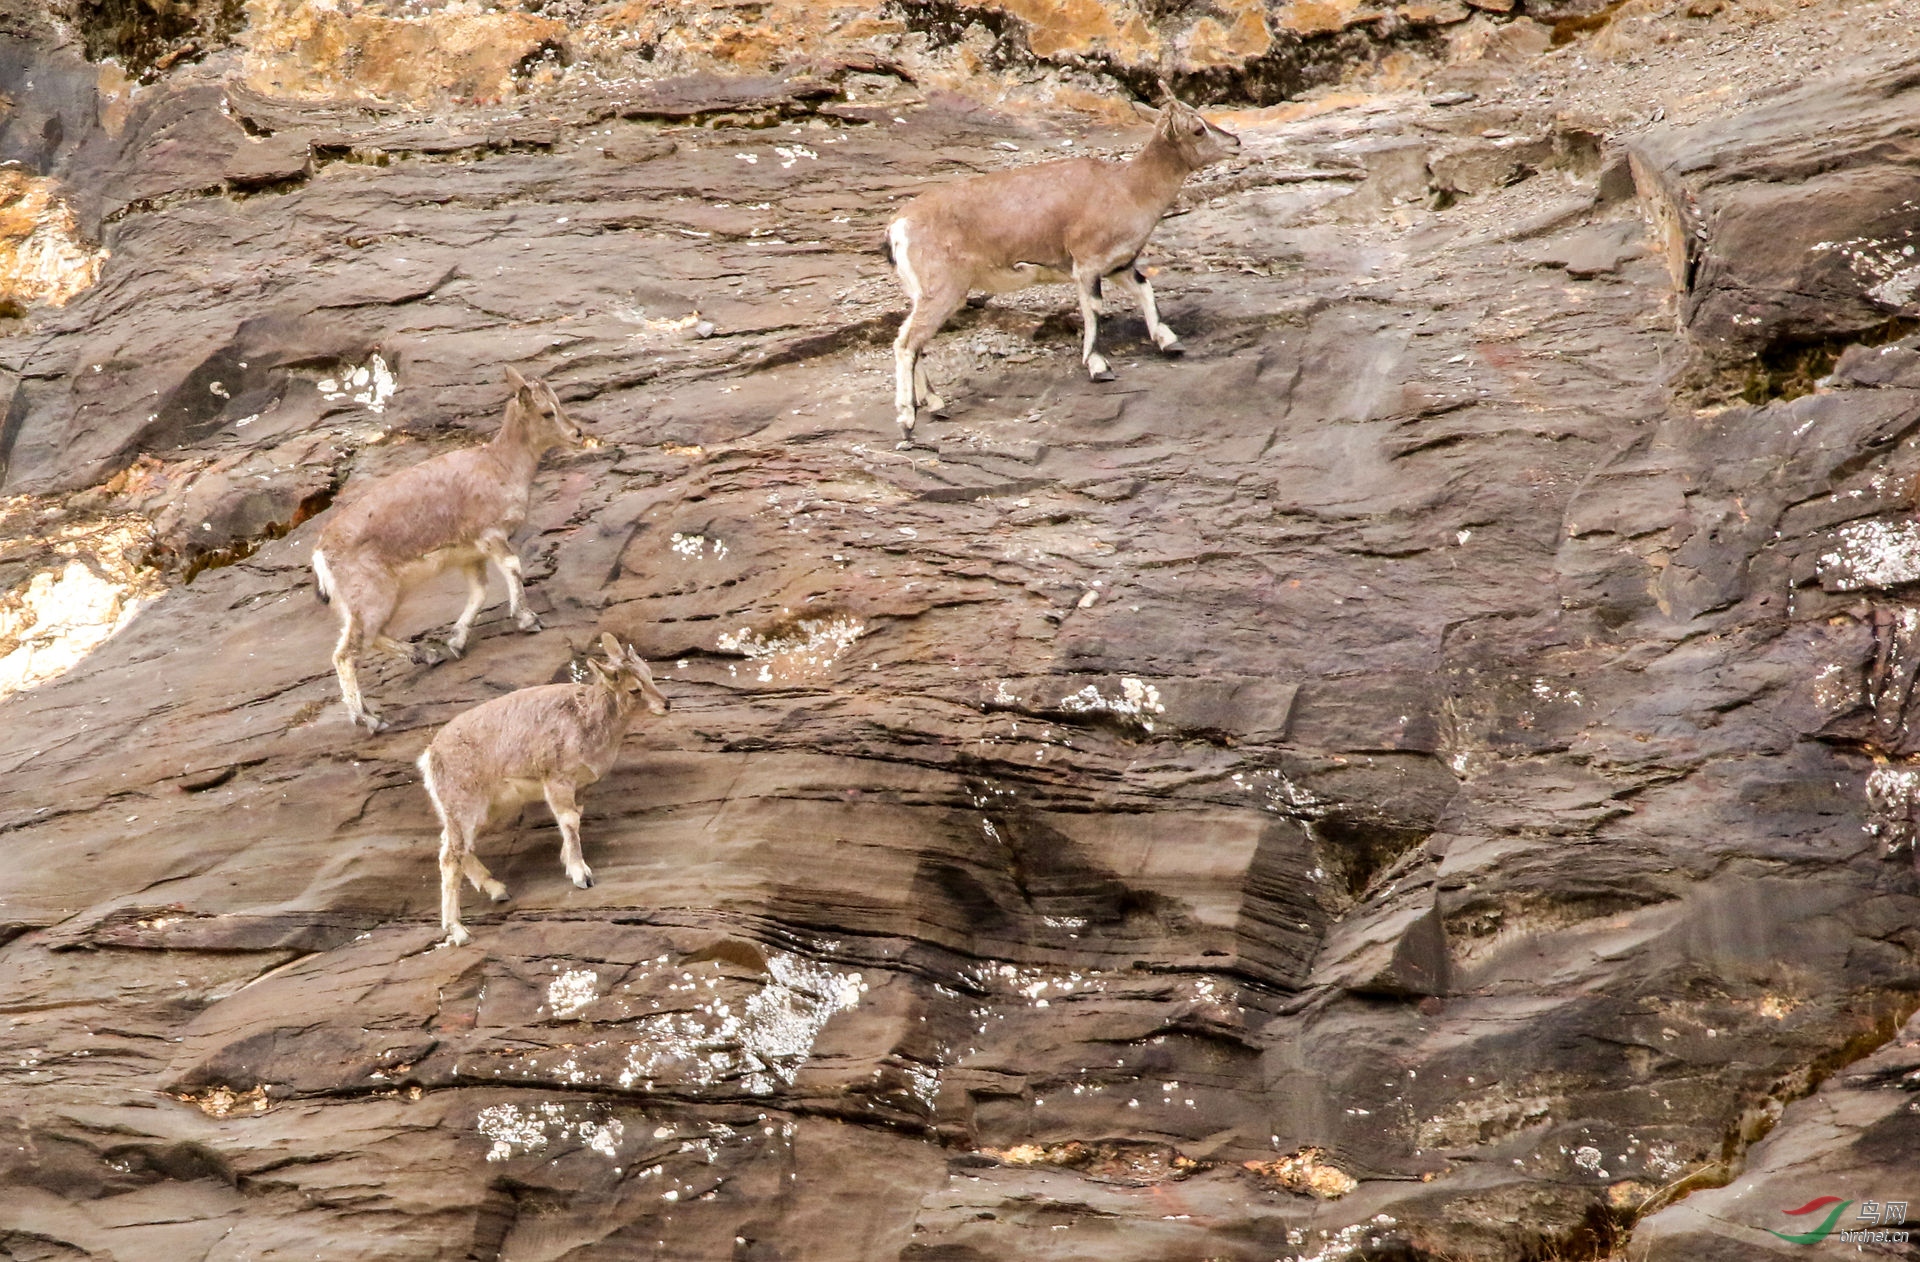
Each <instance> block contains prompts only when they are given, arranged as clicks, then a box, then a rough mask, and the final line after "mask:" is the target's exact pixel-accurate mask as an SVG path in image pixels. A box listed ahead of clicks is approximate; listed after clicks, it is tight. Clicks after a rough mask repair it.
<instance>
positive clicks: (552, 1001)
mask: <svg viewBox="0 0 1920 1262" xmlns="http://www.w3.org/2000/svg"><path fill="white" fill-rule="evenodd" d="M599 997H600V975H599V974H598V973H595V972H594V971H593V970H592V969H590V968H576V969H569V970H568V971H566V972H564V973H562V974H560V976H558V977H556V978H554V979H553V980H552V981H551V982H548V983H547V1010H548V1011H549V1012H551V1013H553V1015H554V1016H556V1017H570V1016H573V1015H574V1014H575V1013H577V1012H580V1011H581V1010H582V1009H584V1008H585V1007H586V1006H587V1005H588V1004H590V1003H592V1002H593V1001H594V1000H596V999H598V998H599Z"/></svg>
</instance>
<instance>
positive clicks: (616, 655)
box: [600, 631, 626, 666]
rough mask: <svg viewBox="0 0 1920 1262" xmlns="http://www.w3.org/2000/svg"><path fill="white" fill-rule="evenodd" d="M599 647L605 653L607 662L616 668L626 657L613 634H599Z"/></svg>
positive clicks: (604, 632) (605, 632)
mask: <svg viewBox="0 0 1920 1262" xmlns="http://www.w3.org/2000/svg"><path fill="white" fill-rule="evenodd" d="M600 647H601V648H602V649H604V650H605V651H606V654H607V660H608V661H610V662H612V663H613V664H614V665H616V666H618V665H619V664H620V662H621V660H622V659H623V658H624V657H625V656H626V654H625V653H623V652H621V650H620V641H619V640H618V639H616V638H614V634H613V632H611V631H602V632H601V633H600Z"/></svg>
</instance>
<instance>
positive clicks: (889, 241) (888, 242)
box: [880, 228, 895, 267]
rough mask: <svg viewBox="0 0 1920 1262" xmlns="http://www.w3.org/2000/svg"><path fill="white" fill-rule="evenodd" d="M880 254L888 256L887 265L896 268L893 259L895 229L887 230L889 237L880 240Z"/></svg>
mask: <svg viewBox="0 0 1920 1262" xmlns="http://www.w3.org/2000/svg"><path fill="white" fill-rule="evenodd" d="M880 253H882V254H884V255H886V256H887V265H888V266H889V267H892V266H895V263H894V258H893V229H892V228H888V229H887V235H886V236H884V237H881V238H880Z"/></svg>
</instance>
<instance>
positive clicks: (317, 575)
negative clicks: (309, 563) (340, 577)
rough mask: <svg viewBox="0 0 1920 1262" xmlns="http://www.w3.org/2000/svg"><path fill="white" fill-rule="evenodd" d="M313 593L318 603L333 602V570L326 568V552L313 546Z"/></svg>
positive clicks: (327, 603)
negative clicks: (317, 598)
mask: <svg viewBox="0 0 1920 1262" xmlns="http://www.w3.org/2000/svg"><path fill="white" fill-rule="evenodd" d="M313 594H314V595H316V596H318V597H319V598H320V603H321V604H323V605H330V604H332V603H333V572H332V571H331V570H329V569H328V568H327V554H326V553H324V552H322V551H320V549H318V548H315V549H314V550H313Z"/></svg>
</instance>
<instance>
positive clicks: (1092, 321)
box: [1073, 263, 1113, 381]
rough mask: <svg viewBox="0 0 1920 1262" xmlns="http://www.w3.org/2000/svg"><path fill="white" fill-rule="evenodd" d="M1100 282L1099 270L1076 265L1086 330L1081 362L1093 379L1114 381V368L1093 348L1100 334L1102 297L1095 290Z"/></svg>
mask: <svg viewBox="0 0 1920 1262" xmlns="http://www.w3.org/2000/svg"><path fill="white" fill-rule="evenodd" d="M1099 283H1100V274H1099V272H1097V271H1094V270H1092V269H1090V268H1083V267H1081V266H1080V265H1079V264H1077V263H1076V264H1075V265H1074V268H1073V284H1074V288H1075V289H1077V290H1078V291H1079V294H1080V323H1081V326H1082V327H1083V329H1084V330H1085V331H1084V332H1083V333H1082V335H1081V338H1080V362H1081V363H1083V364H1085V365H1086V366H1087V375H1088V376H1089V377H1091V378H1093V380H1095V381H1112V380H1113V370H1112V369H1111V368H1109V367H1107V361H1106V360H1105V359H1103V358H1102V357H1101V355H1100V352H1098V351H1096V350H1094V349H1093V347H1094V342H1095V340H1096V339H1098V338H1099V336H1100V299H1099V296H1098V295H1097V294H1096V293H1095V292H1094V288H1095V286H1097V285H1098V284H1099Z"/></svg>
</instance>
